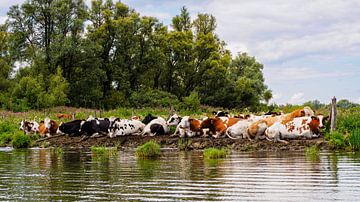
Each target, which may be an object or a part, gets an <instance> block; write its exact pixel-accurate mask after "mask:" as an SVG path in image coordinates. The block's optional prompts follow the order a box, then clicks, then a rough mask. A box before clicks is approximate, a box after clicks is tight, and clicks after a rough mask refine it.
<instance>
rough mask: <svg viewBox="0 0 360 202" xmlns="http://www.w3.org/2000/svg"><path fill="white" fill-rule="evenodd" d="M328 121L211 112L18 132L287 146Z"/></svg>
mask: <svg viewBox="0 0 360 202" xmlns="http://www.w3.org/2000/svg"><path fill="white" fill-rule="evenodd" d="M57 117H58V118H59V119H60V118H63V117H65V118H71V116H70V115H67V114H58V116H57ZM327 119H328V117H324V116H323V115H322V114H317V115H315V113H314V111H313V110H312V109H311V108H309V107H304V108H302V109H298V110H295V111H293V112H291V113H288V114H277V113H266V114H264V115H260V116H259V115H252V114H250V115H246V116H245V115H242V114H239V115H236V116H233V117H230V116H229V115H228V113H225V112H223V111H219V112H214V116H213V117H205V118H203V119H195V118H193V117H191V116H184V117H180V116H178V115H177V114H173V115H171V116H170V117H169V118H168V120H167V121H166V120H165V119H164V118H162V117H156V116H153V115H151V114H148V115H147V116H146V117H145V118H144V119H143V120H142V121H141V120H140V118H139V117H138V116H133V117H131V118H130V119H120V118H115V117H110V118H94V117H89V118H88V119H87V120H73V121H70V122H66V123H63V122H61V123H60V124H59V125H58V124H57V122H56V121H55V120H51V119H49V118H48V117H47V118H45V120H44V121H41V122H40V123H37V122H36V121H27V120H23V121H21V123H20V130H23V131H24V133H25V134H33V133H39V134H40V136H41V137H45V136H48V137H50V136H52V135H55V134H58V135H61V134H66V135H69V136H83V137H96V136H101V135H107V136H109V137H110V138H114V137H116V136H123V135H150V136H154V135H167V134H169V133H170V126H176V130H175V132H174V134H172V135H171V136H179V137H196V136H202V137H214V138H220V137H229V138H231V139H245V138H246V139H249V140H254V139H255V140H259V139H267V140H269V141H275V142H283V143H288V142H287V141H286V140H284V139H297V138H306V139H311V138H315V137H318V136H319V135H320V129H321V128H323V127H324V121H326V120H327Z"/></svg>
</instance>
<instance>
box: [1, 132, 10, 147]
mask: <svg viewBox="0 0 360 202" xmlns="http://www.w3.org/2000/svg"><path fill="white" fill-rule="evenodd" d="M12 139H13V134H12V133H2V134H1V135H0V146H5V145H7V144H8V143H10V142H11V141H12Z"/></svg>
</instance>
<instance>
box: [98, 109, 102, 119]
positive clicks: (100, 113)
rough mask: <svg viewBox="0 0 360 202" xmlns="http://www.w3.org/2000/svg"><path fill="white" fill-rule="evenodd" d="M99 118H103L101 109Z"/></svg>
mask: <svg viewBox="0 0 360 202" xmlns="http://www.w3.org/2000/svg"><path fill="white" fill-rule="evenodd" d="M99 118H102V110H101V109H100V111H99Z"/></svg>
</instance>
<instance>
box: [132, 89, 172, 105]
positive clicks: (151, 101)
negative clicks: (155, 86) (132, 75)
mask: <svg viewBox="0 0 360 202" xmlns="http://www.w3.org/2000/svg"><path fill="white" fill-rule="evenodd" d="M129 100H130V105H131V106H133V107H137V108H142V107H171V106H177V105H178V103H179V100H178V99H177V97H176V96H174V95H172V94H170V93H167V92H164V91H160V90H141V91H138V92H134V93H132V95H131V97H130V99H129Z"/></svg>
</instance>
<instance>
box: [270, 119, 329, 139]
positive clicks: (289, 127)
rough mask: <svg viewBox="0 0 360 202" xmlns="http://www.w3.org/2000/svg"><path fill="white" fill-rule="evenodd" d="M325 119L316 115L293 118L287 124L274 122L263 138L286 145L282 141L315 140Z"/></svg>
mask: <svg viewBox="0 0 360 202" xmlns="http://www.w3.org/2000/svg"><path fill="white" fill-rule="evenodd" d="M327 118H328V117H326V118H324V116H323V115H318V116H311V117H299V118H294V119H293V120H291V121H289V122H287V123H282V122H276V123H274V124H273V125H272V126H270V127H269V128H267V129H266V130H265V137H266V139H267V140H270V141H271V140H274V141H275V142H278V141H279V142H283V143H288V142H287V141H285V140H283V139H295V138H300V137H305V138H307V139H311V138H315V137H318V136H319V135H320V129H321V128H323V127H324V123H323V121H324V120H325V119H327Z"/></svg>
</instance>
